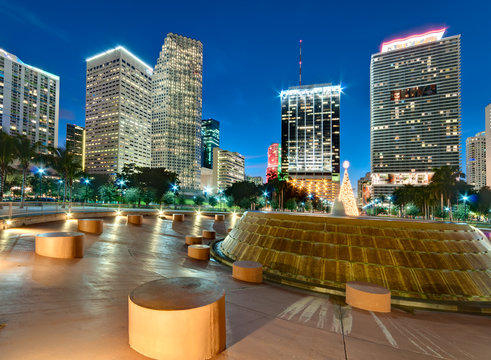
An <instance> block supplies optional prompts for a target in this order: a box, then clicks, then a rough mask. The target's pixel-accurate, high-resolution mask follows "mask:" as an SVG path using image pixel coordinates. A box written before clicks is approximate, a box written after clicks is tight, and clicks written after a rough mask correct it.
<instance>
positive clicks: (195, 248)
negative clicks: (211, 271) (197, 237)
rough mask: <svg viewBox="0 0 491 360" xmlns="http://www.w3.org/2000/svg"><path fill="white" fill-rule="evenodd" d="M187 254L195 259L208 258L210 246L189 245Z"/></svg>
mask: <svg viewBox="0 0 491 360" xmlns="http://www.w3.org/2000/svg"><path fill="white" fill-rule="evenodd" d="M188 256H189V257H190V258H193V259H196V260H209V259H210V247H209V246H208V245H201V244H196V245H189V246H188Z"/></svg>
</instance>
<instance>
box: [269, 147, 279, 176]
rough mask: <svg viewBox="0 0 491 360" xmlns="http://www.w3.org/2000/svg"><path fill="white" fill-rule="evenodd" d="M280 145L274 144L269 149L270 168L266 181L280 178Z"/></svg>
mask: <svg viewBox="0 0 491 360" xmlns="http://www.w3.org/2000/svg"><path fill="white" fill-rule="evenodd" d="M279 159H280V144H278V143H273V144H271V145H269V148H268V167H267V168H266V180H267V181H269V179H270V178H271V177H272V178H275V177H276V176H278V166H279V164H280V162H279Z"/></svg>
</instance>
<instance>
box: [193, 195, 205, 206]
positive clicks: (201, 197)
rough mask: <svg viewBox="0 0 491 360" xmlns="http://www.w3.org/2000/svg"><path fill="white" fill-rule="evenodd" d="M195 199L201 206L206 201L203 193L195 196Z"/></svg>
mask: <svg viewBox="0 0 491 360" xmlns="http://www.w3.org/2000/svg"><path fill="white" fill-rule="evenodd" d="M193 201H194V203H195V204H196V205H198V206H200V205H203V203H204V202H205V198H204V197H203V196H201V195H197V196H195V197H194V198H193Z"/></svg>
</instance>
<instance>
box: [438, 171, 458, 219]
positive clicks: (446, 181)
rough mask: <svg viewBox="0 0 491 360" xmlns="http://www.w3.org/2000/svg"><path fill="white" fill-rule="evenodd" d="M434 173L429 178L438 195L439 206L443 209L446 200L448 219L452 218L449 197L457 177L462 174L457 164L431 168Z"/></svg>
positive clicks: (450, 197)
mask: <svg viewBox="0 0 491 360" xmlns="http://www.w3.org/2000/svg"><path fill="white" fill-rule="evenodd" d="M433 171H434V173H433V176H432V178H431V183H432V184H434V185H435V190H436V192H437V193H438V194H439V195H440V207H441V208H442V209H443V207H444V202H445V201H446V203H447V207H448V208H449V209H450V220H452V217H453V216H452V211H451V209H452V204H451V199H452V197H453V195H454V193H455V187H456V184H457V179H459V178H460V177H461V176H463V174H462V173H461V172H460V170H459V167H458V166H448V165H445V166H441V167H439V168H435V169H433Z"/></svg>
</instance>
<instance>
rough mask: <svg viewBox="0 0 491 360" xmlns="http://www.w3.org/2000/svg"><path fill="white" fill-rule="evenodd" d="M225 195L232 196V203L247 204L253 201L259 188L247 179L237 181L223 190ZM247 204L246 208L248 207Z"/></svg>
mask: <svg viewBox="0 0 491 360" xmlns="http://www.w3.org/2000/svg"><path fill="white" fill-rule="evenodd" d="M225 194H226V195H227V196H232V197H233V199H234V204H235V205H238V206H241V207H244V206H242V205H244V204H246V203H248V204H249V206H250V204H251V202H253V201H254V200H255V198H256V196H257V195H258V194H259V189H258V187H257V185H256V184H254V183H252V182H249V181H238V182H235V183H233V184H232V186H230V187H228V188H227V189H226V190H225ZM249 206H247V207H246V208H248V207H249Z"/></svg>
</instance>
